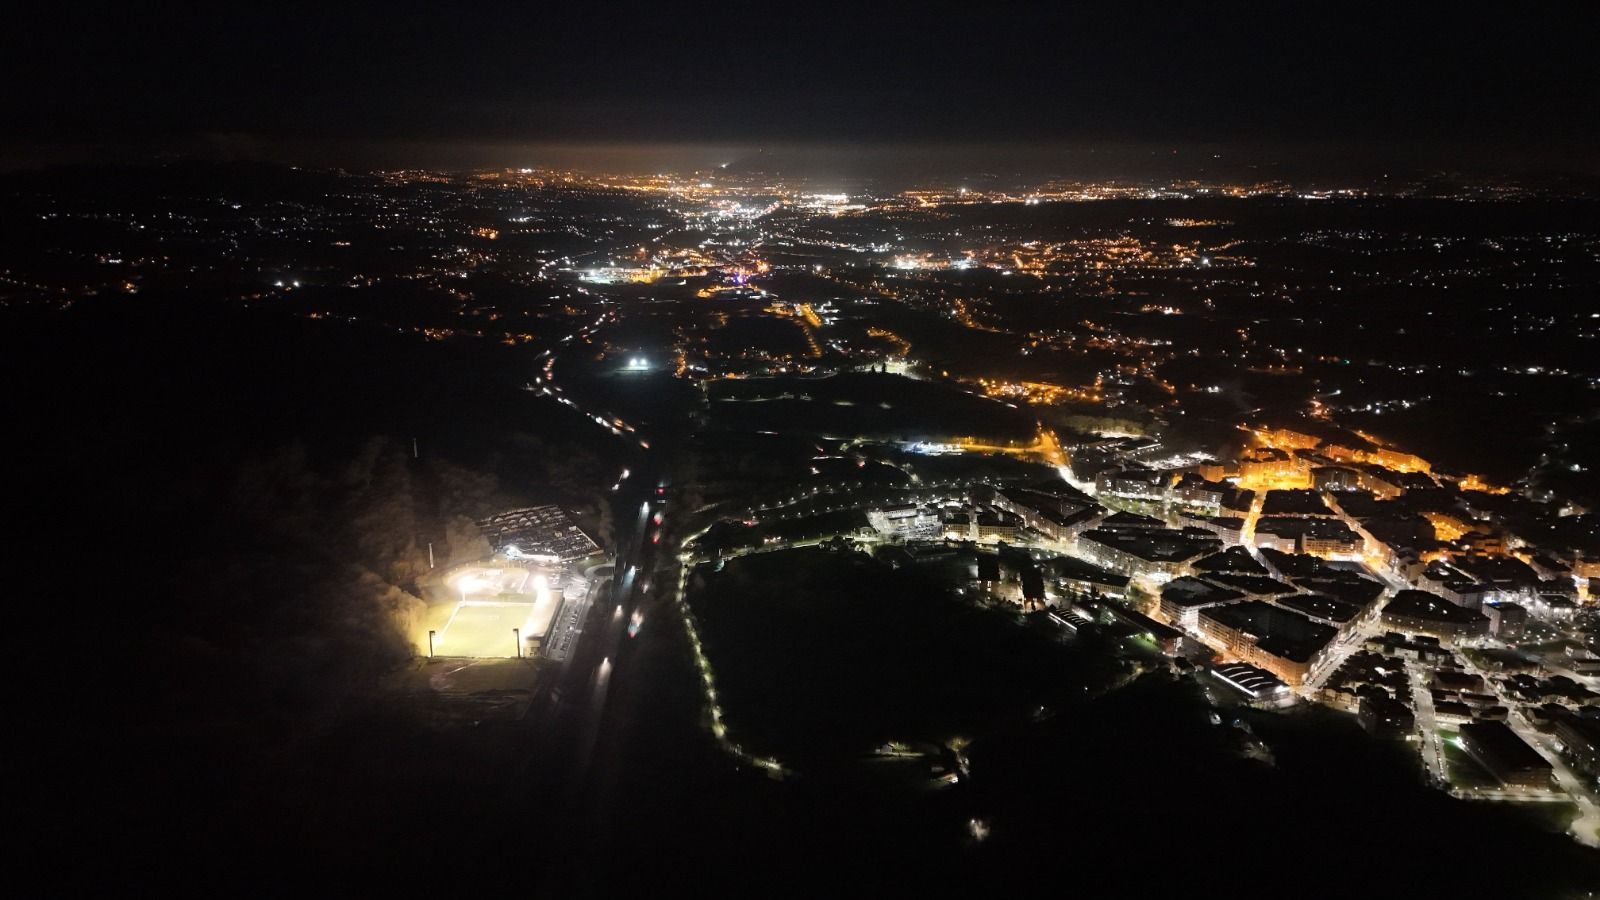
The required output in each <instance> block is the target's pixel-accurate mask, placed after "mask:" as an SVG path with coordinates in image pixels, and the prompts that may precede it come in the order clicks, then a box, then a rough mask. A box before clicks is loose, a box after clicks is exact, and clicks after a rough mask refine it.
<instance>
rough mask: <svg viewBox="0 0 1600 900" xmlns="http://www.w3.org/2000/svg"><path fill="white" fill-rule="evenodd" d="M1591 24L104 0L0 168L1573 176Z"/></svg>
mask: <svg viewBox="0 0 1600 900" xmlns="http://www.w3.org/2000/svg"><path fill="white" fill-rule="evenodd" d="M76 12H79V13H82V10H81V9H79V10H76ZM1597 22H1600V18H1597V17H1596V16H1594V15H1593V13H1592V11H1590V10H1586V9H1581V8H1579V7H1577V6H1575V5H1567V4H1554V5H1551V6H1546V7H1540V8H1539V9H1537V10H1534V11H1532V12H1529V11H1526V10H1518V11H1517V15H1515V16H1500V17H1488V16H1483V15H1472V14H1469V13H1463V12H1461V11H1459V10H1458V9H1453V8H1452V9H1449V10H1444V9H1416V8H1408V9H1406V10H1401V11H1394V10H1381V9H1362V8H1357V9H1352V8H1350V7H1349V6H1347V5H1341V6H1338V7H1335V6H1331V5H1323V4H1316V5H1311V6H1309V7H1308V6H1306V5H1296V6H1295V7H1294V8H1293V9H1268V10H1262V9H1260V8H1246V7H1221V8H1219V7H1217V6H1216V5H1205V6H1200V5H1194V4H1183V5H1178V6H1172V5H1170V4H1168V5H1164V6H1159V7H1142V8H1130V7H1128V6H1127V5H1125V4H1124V5H1119V6H1118V8H1117V9H1116V10H1112V11H1106V10H1102V9H1099V8H1088V7H1085V6H1083V5H1063V6H1061V7H1060V8H1056V9H1052V10H1048V11H1037V10H1025V9H1012V8H1007V7H1000V8H996V9H986V10H984V11H983V12H982V13H981V14H967V15H944V14H940V13H939V12H938V11H934V10H920V11H917V12H916V13H915V14H907V13H905V12H903V11H896V10H879V9H856V10H852V13H851V15H850V16H848V17H833V16H825V15H816V14H802V13H801V12H799V11H797V10H787V11H786V10H784V9H777V8H771V7H769V8H766V9H746V8H738V9H716V10H693V11H688V12H679V13H676V14H673V13H671V12H663V11H660V10H650V11H648V12H646V11H640V10H637V9H634V10H630V9H626V8H611V9H607V10H605V11H603V12H602V11H593V12H591V11H566V10H563V11H560V12H559V13H557V12H553V11H542V10H540V9H537V8H532V7H526V6H508V7H501V8H491V9H488V10H482V9H480V10H477V11H473V12H459V11H450V12H448V13H446V12H440V11H436V10H429V9H426V8H424V7H423V6H420V5H412V6H402V7H400V8H394V9H390V8H386V7H381V6H376V5H364V4H358V5H355V6H351V7H347V8H344V9H340V10H325V9H319V10H316V11H314V12H305V11H294V10H288V11H284V10H240V9H231V8H230V9H214V10H208V11H202V12H193V13H188V14H185V15H182V16H179V15H173V14H160V13H154V14H153V13H148V12H138V11H127V10H122V9H119V8H117V7H115V6H111V5H106V6H104V7H103V8H100V9H98V10H97V11H96V10H91V11H90V12H88V13H87V14H83V15H73V16H69V15H66V14H65V12H64V11H63V12H46V13H44V14H43V17H42V20H41V21H38V22H36V23H34V24H33V27H31V28H29V29H25V30H24V29H16V30H14V31H13V32H12V35H11V36H12V40H10V41H8V42H7V43H8V44H9V45H10V46H7V47H6V52H5V53H4V55H3V58H4V60H5V62H4V63H0V66H3V69H4V73H5V77H6V79H7V81H8V82H9V83H11V84H13V85H14V86H16V87H17V88H18V89H16V90H13V91H10V92H8V94H7V97H6V98H5V99H4V100H0V114H3V115H4V116H5V120H6V121H7V123H8V130H9V132H10V140H9V141H8V149H7V150H6V151H5V152H4V153H0V165H4V166H6V167H9V168H16V167H33V166H38V165H47V164H51V163H53V162H57V161H61V160H63V159H65V160H67V161H87V162H103V161H121V160H123V159H125V158H127V157H129V156H132V157H134V158H140V157H144V156H148V155H150V154H152V153H163V152H177V153H180V154H184V155H201V156H213V157H221V158H259V159H270V160H275V161H285V162H295V163H305V164H318V165H340V166H351V167H364V166H368V165H371V164H372V163H373V162H377V163H380V164H382V165H418V166H421V165H430V166H439V165H441V162H438V161H442V164H443V166H444V167H465V166H464V165H463V163H462V162H461V161H467V162H466V164H465V165H485V164H487V165H518V164H523V163H519V161H518V160H517V159H516V157H518V156H519V155H523V156H526V155H529V154H528V153H527V151H525V150H521V149H519V148H526V147H532V148H546V150H548V149H549V148H561V147H593V146H600V147H606V148H613V149H614V148H619V147H622V148H641V147H643V148H661V147H666V148H679V150H681V148H684V147H700V146H704V147H709V148H713V149H715V148H723V147H738V148H746V149H749V148H761V147H768V148H770V147H775V146H795V145H802V146H809V147H816V146H819V145H820V146H824V147H829V148H837V147H845V148H857V150H859V149H861V148H866V150H867V151H868V155H871V154H873V153H878V152H879V151H880V150H881V148H885V147H898V148H919V147H926V148H934V149H935V150H936V151H938V152H940V153H946V152H947V151H948V150H949V149H950V148H974V147H987V148H999V149H1000V150H1001V151H1003V152H1002V153H1001V154H998V156H1001V157H1004V156H1008V155H1009V156H1019V155H1020V156H1023V157H1027V158H1030V159H1033V160H1038V159H1039V158H1040V157H1041V156H1048V155H1049V152H1050V151H1049V148H1055V147H1067V148H1076V150H1077V151H1078V152H1079V153H1080V154H1081V155H1083V156H1090V155H1093V154H1090V153H1088V152H1086V151H1089V150H1094V152H1095V153H1096V154H1099V155H1102V156H1103V155H1107V154H1116V153H1118V152H1122V153H1130V151H1129V149H1128V148H1133V149H1132V150H1131V155H1130V157H1129V158H1127V159H1125V160H1119V161H1118V163H1117V164H1116V165H1113V166H1111V167H1109V168H1111V169H1115V168H1117V167H1118V166H1121V167H1123V168H1129V169H1138V168H1139V166H1140V165H1142V162H1143V161H1142V160H1140V159H1139V157H1140V156H1141V155H1144V156H1148V155H1153V154H1156V153H1159V152H1161V151H1167V152H1168V154H1169V155H1171V152H1172V151H1176V155H1178V156H1179V157H1180V158H1183V159H1184V160H1185V161H1189V160H1194V161H1204V160H1209V159H1210V158H1211V156H1212V154H1217V155H1219V156H1220V159H1221V160H1223V164H1224V165H1225V164H1226V163H1227V161H1229V160H1231V159H1234V158H1239V157H1245V158H1247V160H1246V162H1247V164H1252V165H1258V166H1259V165H1270V164H1274V163H1276V164H1280V165H1284V166H1290V167H1291V168H1293V169H1294V170H1296V171H1303V172H1309V173H1311V174H1344V172H1346V171H1348V170H1349V169H1350V168H1351V167H1352V166H1354V167H1357V168H1359V169H1360V170H1361V171H1362V172H1363V173H1365V172H1367V171H1369V170H1375V169H1383V168H1384V167H1388V166H1409V167H1413V168H1430V169H1441V170H1447V171H1472V172H1480V173H1487V174H1499V173H1505V172H1528V171H1563V172H1573V173H1578V174H1592V173H1593V172H1594V171H1595V166H1594V163H1593V153H1592V152H1591V151H1592V148H1593V147H1594V146H1595V144H1596V141H1597V138H1600V123H1597V121H1596V117H1594V116H1593V115H1592V114H1590V113H1591V112H1592V110H1593V109H1595V108H1596V107H1597V106H1600V87H1597V86H1600V63H1597V62H1596V60H1595V57H1594V55H1593V54H1592V53H1590V52H1588V49H1587V48H1588V47H1590V46H1592V44H1593V39H1594V37H1595V35H1596V24H1597ZM86 23H92V24H93V27H92V28H90V27H85V25H86ZM1097 148H1103V149H1097ZM628 153H632V154H633V155H634V156H636V157H639V158H651V157H661V156H672V157H674V158H677V157H680V156H682V155H683V154H681V153H680V152H679V151H678V150H674V151H672V152H670V153H667V154H660V153H655V152H654V151H653V150H651V151H646V152H643V153H639V152H637V150H635V149H629V150H627V152H626V153H624V154H623V155H624V156H626V155H627V154H628ZM534 155H536V154H534ZM711 155H713V156H715V155H716V153H714V152H713V153H712V154H711ZM689 156H690V157H691V158H697V157H695V156H694V154H693V153H691V154H689ZM966 158H968V159H978V160H979V162H978V164H979V165H980V166H981V165H983V162H982V158H981V154H980V155H978V156H976V157H974V156H967V157H966ZM502 160H503V161H502ZM1163 162H1164V163H1165V162H1170V161H1163Z"/></svg>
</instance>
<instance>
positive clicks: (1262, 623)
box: [1200, 600, 1337, 662]
mask: <svg viewBox="0 0 1600 900" xmlns="http://www.w3.org/2000/svg"><path fill="white" fill-rule="evenodd" d="M1200 617H1201V618H1203V619H1205V618H1209V619H1211V620H1213V621H1215V622H1217V623H1218V624H1220V625H1223V626H1224V627H1227V628H1232V629H1233V630H1235V631H1241V632H1244V633H1245V634H1249V635H1252V636H1254V637H1255V639H1256V646H1257V647H1260V648H1261V649H1262V650H1265V651H1266V652H1268V653H1271V654H1272V655H1273V656H1277V657H1281V658H1283V659H1287V660H1292V661H1294V662H1308V661H1309V660H1310V659H1311V658H1312V657H1313V656H1316V655H1317V653H1318V652H1319V651H1321V650H1322V648H1323V647H1326V646H1327V645H1328V642H1329V641H1331V640H1333V637H1334V635H1335V634H1336V633H1337V632H1336V631H1335V630H1334V629H1333V628H1332V627H1330V626H1328V625H1324V624H1322V623H1321V622H1313V621H1311V620H1310V619H1308V618H1306V617H1305V616H1302V615H1300V614H1299V613H1292V612H1290V611H1288V610H1286V609H1283V608H1281V607H1277V606H1273V605H1272V604H1270V603H1263V602H1261V601H1259V600H1247V601H1245V602H1243V603H1232V604H1229V605H1226V606H1213V607H1211V608H1209V609H1205V610H1202V611H1201V612H1200Z"/></svg>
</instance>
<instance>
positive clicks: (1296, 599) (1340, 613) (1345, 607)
mask: <svg viewBox="0 0 1600 900" xmlns="http://www.w3.org/2000/svg"><path fill="white" fill-rule="evenodd" d="M1277 604H1278V605H1279V606H1282V607H1284V608H1285V609H1292V610H1294V611H1295V612H1297V613H1300V614H1302V615H1306V616H1310V617H1311V618H1313V619H1321V620H1323V621H1325V622H1335V623H1338V624H1340V625H1343V624H1344V623H1346V622H1349V621H1351V620H1353V619H1355V617H1356V616H1359V615H1361V607H1359V606H1357V605H1355V604H1354V603H1350V602H1349V601H1346V600H1340V599H1339V598H1338V597H1329V596H1326V595H1323V594H1295V595H1294V596H1292V597H1279V598H1278V599H1277Z"/></svg>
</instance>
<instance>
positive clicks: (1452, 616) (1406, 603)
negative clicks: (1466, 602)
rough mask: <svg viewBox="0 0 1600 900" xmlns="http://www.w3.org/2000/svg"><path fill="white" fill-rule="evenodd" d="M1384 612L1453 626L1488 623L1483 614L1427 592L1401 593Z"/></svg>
mask: <svg viewBox="0 0 1600 900" xmlns="http://www.w3.org/2000/svg"><path fill="white" fill-rule="evenodd" d="M1383 611H1384V614H1385V615H1393V616H1405V617H1407V618H1411V619H1423V620H1426V621H1433V622H1441V623H1447V624H1451V625H1472V624H1476V623H1479V622H1484V621H1486V619H1485V618H1484V615H1483V613H1480V612H1478V611H1477V610H1472V609H1467V608H1466V607H1464V606H1457V605H1455V604H1454V603H1451V602H1450V601H1449V600H1446V599H1444V598H1443V597H1441V596H1439V595H1438V594H1430V593H1428V592H1427V591H1401V592H1400V593H1398V594H1395V595H1394V598H1393V599H1392V600H1390V601H1389V603H1388V605H1387V606H1385V607H1384V608H1383Z"/></svg>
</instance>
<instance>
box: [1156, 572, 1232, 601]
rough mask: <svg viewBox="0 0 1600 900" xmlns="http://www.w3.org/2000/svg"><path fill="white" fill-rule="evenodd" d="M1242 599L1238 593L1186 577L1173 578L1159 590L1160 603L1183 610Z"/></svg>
mask: <svg viewBox="0 0 1600 900" xmlns="http://www.w3.org/2000/svg"><path fill="white" fill-rule="evenodd" d="M1242 599H1244V594H1242V593H1240V592H1239V591H1235V590H1231V589H1229V588H1224V587H1219V586H1217V585H1214V584H1211V583H1210V582H1207V581H1201V580H1200V579H1198V578H1194V577H1191V576H1187V575H1185V576H1184V577H1182V578H1175V579H1173V580H1172V581H1170V582H1168V583H1167V584H1166V585H1165V586H1164V587H1162V588H1161V602H1162V603H1170V604H1172V605H1174V606H1178V607H1183V608H1188V607H1195V606H1210V605H1212V604H1216V603H1227V602H1229V601H1230V600H1242Z"/></svg>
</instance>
